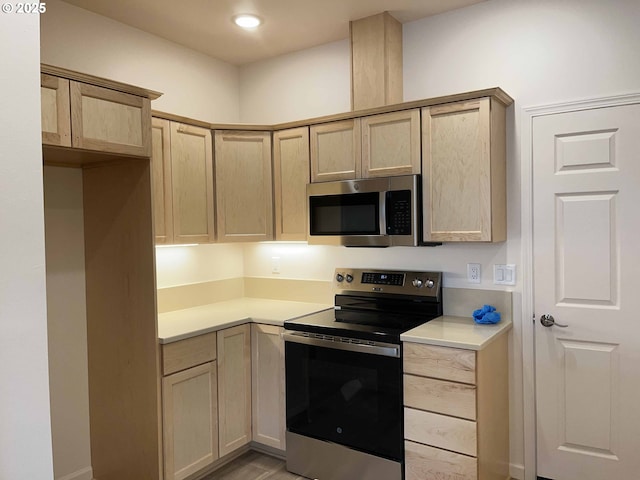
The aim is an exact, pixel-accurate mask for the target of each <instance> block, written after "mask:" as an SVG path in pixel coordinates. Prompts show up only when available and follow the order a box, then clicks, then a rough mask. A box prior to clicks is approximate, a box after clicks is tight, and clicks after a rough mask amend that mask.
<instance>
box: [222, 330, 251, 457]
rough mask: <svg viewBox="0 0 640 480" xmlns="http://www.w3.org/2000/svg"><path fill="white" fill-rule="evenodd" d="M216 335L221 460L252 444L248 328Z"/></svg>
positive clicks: (249, 340) (249, 332)
mask: <svg viewBox="0 0 640 480" xmlns="http://www.w3.org/2000/svg"><path fill="white" fill-rule="evenodd" d="M217 334H218V425H219V450H220V456H221V457H223V456H224V455H227V454H228V453H231V452H233V451H234V450H236V449H238V448H240V447H242V446H244V445H246V444H248V443H249V442H250V441H251V326H250V325H249V324H245V325H240V326H237V327H232V328H227V329H224V330H220V331H219V332H217Z"/></svg>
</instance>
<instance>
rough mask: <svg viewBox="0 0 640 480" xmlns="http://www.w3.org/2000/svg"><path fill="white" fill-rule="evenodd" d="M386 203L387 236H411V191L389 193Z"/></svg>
mask: <svg viewBox="0 0 640 480" xmlns="http://www.w3.org/2000/svg"><path fill="white" fill-rule="evenodd" d="M385 203H386V206H385V207H386V217H387V218H386V223H387V235H411V234H412V232H411V223H412V219H411V191H410V190H394V191H390V192H387V193H386V198H385Z"/></svg>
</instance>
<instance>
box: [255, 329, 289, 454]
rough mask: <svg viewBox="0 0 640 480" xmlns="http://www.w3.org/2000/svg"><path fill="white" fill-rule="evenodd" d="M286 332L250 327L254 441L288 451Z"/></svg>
mask: <svg viewBox="0 0 640 480" xmlns="http://www.w3.org/2000/svg"><path fill="white" fill-rule="evenodd" d="M283 331H284V329H283V328H282V327H276V326H272V325H258V324H253V325H252V326H251V349H252V352H251V359H252V367H253V371H252V374H253V388H252V405H253V440H254V441H255V442H259V443H262V444H264V445H268V446H269V447H273V448H277V449H279V450H285V449H286V446H285V430H286V421H285V418H286V417H285V415H286V413H285V394H284V392H285V390H284V340H283V339H282V336H281V334H282V332H283Z"/></svg>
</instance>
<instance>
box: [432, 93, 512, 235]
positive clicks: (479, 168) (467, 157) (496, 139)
mask: <svg viewBox="0 0 640 480" xmlns="http://www.w3.org/2000/svg"><path fill="white" fill-rule="evenodd" d="M422 145H423V148H422V150H423V158H422V186H423V188H422V192H423V199H424V223H423V225H424V240H425V241H430V242H464V241H473V242H501V241H504V240H506V173H505V172H506V156H505V155H506V153H505V150H506V147H505V107H504V104H503V103H501V102H499V101H496V100H495V99H493V98H489V97H487V98H481V99H478V100H470V101H464V102H457V103H450V104H445V105H438V106H432V107H426V108H424V109H423V110H422Z"/></svg>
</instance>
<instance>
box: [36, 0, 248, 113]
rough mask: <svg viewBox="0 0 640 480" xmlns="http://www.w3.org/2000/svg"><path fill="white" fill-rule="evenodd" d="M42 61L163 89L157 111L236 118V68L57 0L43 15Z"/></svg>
mask: <svg viewBox="0 0 640 480" xmlns="http://www.w3.org/2000/svg"><path fill="white" fill-rule="evenodd" d="M41 34H42V62H43V63H47V64H50V65H55V66H58V67H64V68H69V69H71V70H76V71H79V72H84V73H89V74H92V75H97V76H100V77H105V78H109V79H111V80H118V81H121V82H124V83H129V84H132V85H136V86H139V87H144V88H149V89H151V90H156V91H159V92H162V93H163V95H162V97H160V98H159V99H158V100H155V101H154V102H152V105H151V107H152V108H153V109H155V110H160V111H165V112H170V113H174V114H177V115H182V116H185V117H189V118H194V119H196V120H203V121H207V122H223V123H224V122H229V123H232V122H238V121H239V120H240V118H239V98H238V95H239V84H238V82H239V77H238V68H237V67H235V66H233V65H230V64H227V63H225V62H222V61H219V60H215V59H213V58H211V57H208V56H206V55H203V54H201V53H197V52H195V51H193V50H190V49H188V48H185V47H182V46H181V45H178V44H176V43H173V42H169V41H167V40H164V39H162V38H159V37H157V36H154V35H151V34H148V33H145V32H142V31H141V30H138V29H135V28H132V27H129V26H127V25H124V24H122V23H120V22H116V21H114V20H111V19H108V18H106V17H103V16H100V15H96V14H94V13H91V12H89V11H87V10H84V9H82V8H79V7H76V6H74V5H70V4H68V3H64V2H61V1H60V0H48V1H47V13H46V14H45V15H43V16H42V28H41Z"/></svg>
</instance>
